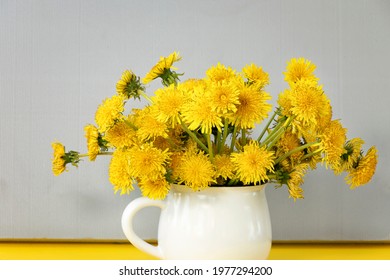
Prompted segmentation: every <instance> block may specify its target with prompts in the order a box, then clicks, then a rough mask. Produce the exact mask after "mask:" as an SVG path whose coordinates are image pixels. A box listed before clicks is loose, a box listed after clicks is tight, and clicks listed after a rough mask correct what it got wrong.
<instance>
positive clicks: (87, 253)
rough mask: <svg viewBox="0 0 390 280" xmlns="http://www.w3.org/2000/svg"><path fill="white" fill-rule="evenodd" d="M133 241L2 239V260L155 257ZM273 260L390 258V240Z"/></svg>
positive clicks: (278, 249) (302, 247) (311, 248)
mask: <svg viewBox="0 0 390 280" xmlns="http://www.w3.org/2000/svg"><path fill="white" fill-rule="evenodd" d="M155 259H156V258H154V257H152V256H150V255H148V254H145V253H144V252H141V251H140V250H138V249H136V248H135V247H134V246H132V245H131V244H129V243H70V242H46V243H45V242H0V260H155ZM269 259H270V260H390V243H274V244H273V245H272V249H271V253H270V255H269Z"/></svg>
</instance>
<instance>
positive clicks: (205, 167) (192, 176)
mask: <svg viewBox="0 0 390 280" xmlns="http://www.w3.org/2000/svg"><path fill="white" fill-rule="evenodd" d="M177 172H178V174H179V176H180V180H181V181H180V182H181V183H183V182H184V183H185V184H186V185H187V186H189V187H190V188H191V189H193V190H195V191H197V190H202V189H205V188H207V187H208V186H210V185H211V183H213V182H214V175H215V171H214V167H213V165H212V163H211V162H210V160H209V158H208V156H207V155H205V154H203V153H198V154H194V153H186V154H185V155H184V156H183V159H182V161H181V162H180V164H179V166H178V168H177Z"/></svg>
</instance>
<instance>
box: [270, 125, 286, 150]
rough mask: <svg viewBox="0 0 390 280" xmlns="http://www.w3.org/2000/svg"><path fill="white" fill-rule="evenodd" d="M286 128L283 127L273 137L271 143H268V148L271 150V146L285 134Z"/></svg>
mask: <svg viewBox="0 0 390 280" xmlns="http://www.w3.org/2000/svg"><path fill="white" fill-rule="evenodd" d="M285 131H286V130H285V128H284V127H282V128H281V129H280V131H279V132H278V133H277V134H276V135H275V136H274V137H273V139H272V141H271V143H269V145H267V150H268V151H269V150H271V148H272V147H273V146H274V145H275V144H276V143H277V142H278V141H279V139H280V138H281V137H282V136H283V134H284V132H285Z"/></svg>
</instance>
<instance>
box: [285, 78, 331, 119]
mask: <svg viewBox="0 0 390 280" xmlns="http://www.w3.org/2000/svg"><path fill="white" fill-rule="evenodd" d="M291 93H292V94H291V97H290V98H291V109H290V111H291V113H292V114H293V115H294V116H295V117H296V120H297V121H299V122H301V123H302V124H303V126H307V127H311V126H312V125H317V123H318V120H319V119H321V118H322V117H323V116H325V115H328V110H327V109H328V108H329V104H328V103H329V100H328V98H327V97H326V95H325V94H324V92H323V90H322V88H321V87H320V86H313V84H311V83H308V82H306V81H300V82H297V83H296V84H295V86H294V87H293V90H292V91H291ZM324 109H326V110H324Z"/></svg>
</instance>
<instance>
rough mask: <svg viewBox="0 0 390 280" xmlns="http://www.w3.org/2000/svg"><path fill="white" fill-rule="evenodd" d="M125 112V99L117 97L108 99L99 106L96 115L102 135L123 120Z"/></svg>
mask: <svg viewBox="0 0 390 280" xmlns="http://www.w3.org/2000/svg"><path fill="white" fill-rule="evenodd" d="M123 111H124V97H123V96H119V95H115V96H113V97H111V98H107V99H105V100H104V101H103V103H102V104H101V105H99V107H98V109H97V111H96V114H95V121H96V124H97V125H98V130H99V132H100V133H104V132H106V131H107V130H108V129H109V128H110V127H111V126H113V125H114V123H115V122H116V121H117V120H120V119H121V118H122V112H123Z"/></svg>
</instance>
